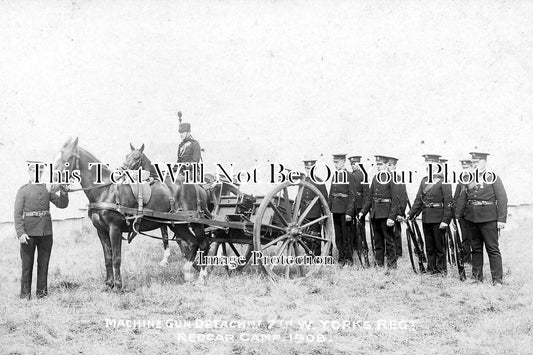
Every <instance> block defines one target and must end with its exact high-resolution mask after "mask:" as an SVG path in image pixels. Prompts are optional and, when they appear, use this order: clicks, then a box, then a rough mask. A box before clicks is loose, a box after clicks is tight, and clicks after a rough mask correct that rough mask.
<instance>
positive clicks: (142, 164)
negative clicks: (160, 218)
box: [122, 143, 211, 266]
mask: <svg viewBox="0 0 533 355" xmlns="http://www.w3.org/2000/svg"><path fill="white" fill-rule="evenodd" d="M130 149H131V151H130V152H129V153H128V155H126V158H125V160H124V163H123V164H122V169H123V170H138V169H139V168H141V169H142V170H143V171H147V172H149V173H150V177H151V178H153V179H154V181H157V182H159V176H158V174H157V171H156V169H155V167H154V165H152V162H151V161H150V159H149V158H148V157H147V156H146V155H145V154H144V144H143V145H141V147H140V148H139V149H136V148H135V147H134V146H133V145H132V144H131V143H130ZM176 174H177V173H176ZM165 184H166V185H167V187H168V188H169V189H170V190H171V191H173V192H174V193H173V196H174V197H175V201H180V203H183V201H185V203H186V205H185V206H184V207H185V209H187V210H190V209H191V207H193V206H190V205H189V204H188V203H187V202H186V201H192V198H193V197H194V196H196V194H199V196H197V197H198V198H199V200H200V201H202V203H201V210H202V211H205V210H206V209H208V210H211V209H209V208H208V206H207V205H206V204H205V202H204V201H206V200H207V195H206V191H205V190H204V189H198V191H196V188H195V187H194V186H193V185H190V184H183V178H182V177H178V178H177V182H176V183H174V182H172V180H171V179H170V177H169V175H167V177H166V179H165ZM180 194H181V195H180ZM197 200H198V199H197ZM191 228H192V229H193V230H195V229H196V226H195V225H194V224H191ZM162 229H165V231H166V228H165V227H162ZM176 237H177V238H176ZM174 238H175V239H176V242H177V243H178V245H179V247H180V250H181V251H182V254H183V255H184V256H185V257H187V256H188V255H190V253H191V250H190V249H191V245H189V244H188V243H187V241H186V240H183V239H182V238H180V236H178V235H174ZM162 240H163V259H162V260H161V262H160V265H161V266H166V265H168V258H169V256H170V249H169V246H168V233H162Z"/></svg>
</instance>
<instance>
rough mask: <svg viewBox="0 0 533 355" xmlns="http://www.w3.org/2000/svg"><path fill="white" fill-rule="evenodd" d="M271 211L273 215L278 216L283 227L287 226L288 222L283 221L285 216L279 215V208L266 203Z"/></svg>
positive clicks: (270, 202)
mask: <svg viewBox="0 0 533 355" xmlns="http://www.w3.org/2000/svg"><path fill="white" fill-rule="evenodd" d="M268 203H269V205H270V207H271V208H272V210H273V211H274V214H275V215H276V216H278V218H279V219H280V220H281V223H283V225H284V226H288V225H289V222H287V220H286V219H285V216H284V215H283V214H282V213H281V211H280V210H279V208H278V207H277V206H276V205H274V204H273V203H272V201H269V202H268Z"/></svg>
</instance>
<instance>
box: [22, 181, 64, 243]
mask: <svg viewBox="0 0 533 355" xmlns="http://www.w3.org/2000/svg"><path fill="white" fill-rule="evenodd" d="M50 202H52V203H53V204H54V205H56V206H57V207H58V208H65V207H67V206H68V195H67V194H60V195H58V194H56V193H51V192H48V190H47V189H46V186H45V185H44V184H26V185H23V186H22V187H21V188H20V189H19V190H18V192H17V196H16V198H15V211H14V217H15V230H16V232H17V237H20V236H21V235H23V234H27V235H29V236H45V235H51V234H52V218H51V217H50V214H47V215H44V216H23V212H38V211H50Z"/></svg>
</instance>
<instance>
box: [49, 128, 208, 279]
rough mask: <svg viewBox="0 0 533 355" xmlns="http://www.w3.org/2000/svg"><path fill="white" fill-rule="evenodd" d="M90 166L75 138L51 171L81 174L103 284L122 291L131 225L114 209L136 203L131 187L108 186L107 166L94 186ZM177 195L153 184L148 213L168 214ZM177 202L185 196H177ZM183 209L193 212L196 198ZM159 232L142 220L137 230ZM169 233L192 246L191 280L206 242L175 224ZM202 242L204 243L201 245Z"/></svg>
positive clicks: (94, 176)
mask: <svg viewBox="0 0 533 355" xmlns="http://www.w3.org/2000/svg"><path fill="white" fill-rule="evenodd" d="M67 163H68V164H67ZM90 163H93V164H95V163H99V160H98V159H96V158H95V157H94V156H93V155H92V154H91V153H89V152H88V151H86V150H85V149H83V148H81V147H79V146H78V138H76V139H75V140H72V139H69V140H68V141H67V142H66V143H65V144H64V145H63V147H62V148H61V150H60V151H59V153H58V155H57V157H56V159H55V161H54V170H60V171H64V170H69V171H70V172H72V171H73V170H79V171H80V177H81V182H80V184H81V186H82V189H83V191H84V192H85V195H86V196H87V198H88V199H89V202H90V204H89V217H90V218H91V221H92V223H93V225H94V227H95V228H96V231H97V233H98V237H99V238H100V242H101V243H102V248H103V250H104V258H105V266H106V280H105V284H106V286H107V287H108V288H113V287H116V288H117V289H120V288H122V277H121V273H120V264H121V251H122V233H129V232H131V231H132V224H131V223H128V220H127V219H126V218H125V216H124V215H123V214H122V213H120V212H119V211H118V210H117V208H116V205H117V204H119V205H120V206H124V207H130V208H136V207H137V200H136V198H135V196H134V195H133V192H132V190H131V187H130V186H129V185H127V184H114V183H112V182H111V179H110V175H111V171H110V169H108V168H107V167H106V166H102V169H101V170H102V181H103V183H102V184H97V183H96V181H97V169H96V167H95V166H91V167H90V166H89V164H90ZM58 188H59V185H57V184H56V185H54V186H53V187H52V190H57V189H58ZM177 192H178V191H171V190H170V189H169V188H168V187H167V186H166V184H163V183H158V182H156V183H154V184H153V186H152V197H151V199H150V201H149V202H148V204H147V205H146V208H147V209H151V210H153V211H159V212H167V211H170V210H171V199H170V196H172V194H173V193H177ZM179 196H180V198H186V197H188V196H186V195H184V194H179ZM184 202H187V203H186V204H184V205H187V206H194V208H196V196H194V198H193V200H192V201H184ZM158 228H161V223H158V222H153V221H147V220H144V219H142V220H141V222H140V224H139V226H138V230H139V231H141V232H142V231H151V230H155V229H158ZM170 228H171V230H172V231H173V232H174V233H175V234H177V235H180V236H181V237H182V238H184V239H186V240H187V241H188V242H189V243H190V244H191V245H192V246H193V248H192V250H194V253H191V255H188V260H189V261H188V262H187V263H186V264H185V266H184V274H185V278H186V279H187V278H190V276H191V268H192V262H193V260H194V257H195V254H196V251H197V250H198V248H199V247H201V248H202V250H203V249H204V248H205V249H206V250H207V248H208V244H209V243H207V241H205V238H203V239H202V238H196V236H195V235H194V234H193V233H191V231H190V230H189V228H188V226H187V225H186V224H175V225H174V226H170ZM197 229H198V230H197V231H195V233H198V234H197V235H202V236H204V233H203V226H197ZM202 241H203V242H204V243H202ZM202 271H203V272H202V273H201V277H202V278H203V277H205V275H206V272H204V270H202Z"/></svg>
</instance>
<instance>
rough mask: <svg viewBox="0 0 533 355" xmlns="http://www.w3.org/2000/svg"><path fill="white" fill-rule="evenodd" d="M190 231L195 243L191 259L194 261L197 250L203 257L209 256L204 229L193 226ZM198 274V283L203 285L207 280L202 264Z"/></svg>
mask: <svg viewBox="0 0 533 355" xmlns="http://www.w3.org/2000/svg"><path fill="white" fill-rule="evenodd" d="M192 230H193V232H194V235H195V236H196V241H197V242H196V243H195V251H194V253H191V254H192V255H191V257H192V259H193V260H194V259H195V257H196V252H197V251H198V249H200V251H202V252H203V253H202V254H203V255H204V256H207V255H208V254H209V240H208V239H207V237H206V235H205V229H204V226H203V224H194V225H192ZM200 264H201V267H200V274H199V275H198V281H200V282H203V283H205V282H206V278H207V267H206V265H204V263H200Z"/></svg>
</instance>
